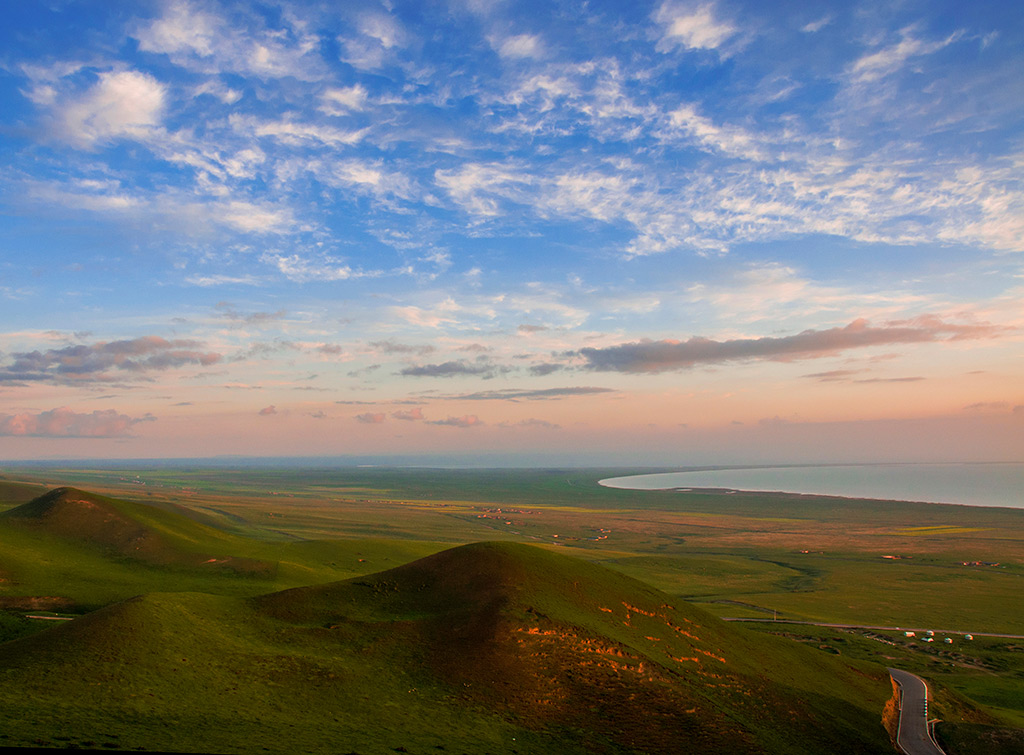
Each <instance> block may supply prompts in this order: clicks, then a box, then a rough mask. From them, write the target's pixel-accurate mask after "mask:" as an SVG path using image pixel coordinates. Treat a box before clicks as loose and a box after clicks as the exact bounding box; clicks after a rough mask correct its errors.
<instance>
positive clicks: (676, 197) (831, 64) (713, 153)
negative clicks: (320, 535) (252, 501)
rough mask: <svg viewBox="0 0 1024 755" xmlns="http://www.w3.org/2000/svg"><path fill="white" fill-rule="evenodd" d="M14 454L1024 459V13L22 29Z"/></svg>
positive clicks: (204, 12)
mask: <svg viewBox="0 0 1024 755" xmlns="http://www.w3.org/2000/svg"><path fill="white" fill-rule="evenodd" d="M0 39H2V49H3V51H4V52H3V56H2V59H0V60H2V63H0V101H2V103H3V108H2V110H0V148H2V154H3V158H2V160H3V168H4V170H3V171H2V173H0V204H2V213H3V218H4V221H3V223H4V233H3V234H2V236H0V317H2V325H0V458H2V459H8V460H17V459H38V458H122V459H123V458H159V457H203V456H217V455H226V454H238V455H246V456H261V455H267V456H288V455H298V456H311V455H318V456H331V455H346V454H350V455H387V454H399V455H416V454H428V453H429V454H447V455H458V454H476V455H481V454H484V455H488V454H489V455H492V456H493V457H494V458H501V457H504V458H518V457H523V456H525V455H529V456H531V457H535V456H536V455H543V454H545V453H557V454H559V455H560V456H562V457H565V458H568V457H573V458H578V459H587V458H594V459H597V458H601V459H604V460H609V459H617V460H618V461H620V462H621V463H623V464H678V465H687V464H708V463H714V464H732V463H747V462H781V463H785V462H800V461H840V462H842V461H851V462H852V461H873V460H893V461H933V460H934V461H947V460H960V461H1022V460H1024V340H1022V335H1024V331H1022V328H1024V306H1022V302H1024V265H1022V252H1024V138H1022V137H1024V129H1022V123H1024V119H1022V116H1024V79H1022V77H1021V76H1020V71H1021V70H1024V17H1022V15H1021V14H1020V12H1019V8H1017V7H1016V6H1015V5H1014V4H1013V3H1005V2H976V3H970V4H963V3H953V2H938V3H935V2H909V3H901V4H899V5H898V6H895V7H894V6H893V5H892V4H891V3H884V2H855V3H839V2H831V3H820V4H815V5H813V6H808V5H806V4H794V3H783V4H779V3H773V4H770V6H765V5H764V4H761V3H753V2H724V1H723V2H698V3H687V2H670V1H668V0H666V1H664V2H647V3H623V2H593V3H587V4H579V3H565V2H556V3H547V2H545V3H525V2H517V3H511V2H501V1H500V0H493V1H492V0H450V1H448V2H433V3H410V2H397V3H377V2H353V3H346V4H344V6H343V7H341V6H335V5H334V4H329V3H328V4H321V3H304V2H294V3H293V2H268V3H264V4H260V5H258V6H257V5H252V4H247V3H242V4H239V3H225V2H215V1H213V0H210V1H209V2H199V1H196V2H181V1H178V0H167V1H166V2H137V3H108V2H98V1H88V0H83V1H81V2H75V1H72V0H68V1H63V0H62V1H58V2H51V3H45V4H44V3H15V4H10V7H7V8H5V24H4V27H3V29H2V30H0Z"/></svg>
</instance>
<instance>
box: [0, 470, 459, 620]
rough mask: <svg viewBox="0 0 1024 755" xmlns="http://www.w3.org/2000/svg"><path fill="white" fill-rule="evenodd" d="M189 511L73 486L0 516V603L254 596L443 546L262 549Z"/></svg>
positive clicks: (367, 543)
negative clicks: (171, 594) (179, 594)
mask: <svg viewBox="0 0 1024 755" xmlns="http://www.w3.org/2000/svg"><path fill="white" fill-rule="evenodd" d="M34 492H37V491H34ZM186 513H187V512H185V511H182V510H175V509H168V508H158V507H155V506H151V505H146V504H143V503H137V502H132V501H125V500H120V499H115V498H109V497H105V496H98V495H94V494H91V493H86V492H84V491H80V490H76V489H73V488H60V489H57V490H54V491H49V492H47V493H46V494H44V495H43V496H38V497H36V498H35V499H33V500H30V501H28V502H25V503H23V504H21V505H19V506H17V507H13V508H9V509H8V510H7V511H5V512H3V513H0V543H2V544H3V548H2V549H0V605H8V606H12V607H31V608H46V607H57V608H63V609H74V608H75V607H76V606H77V607H78V608H79V610H88V609H92V608H97V607H100V606H103V605H106V604H109V603H111V602H115V601H118V600H123V599H125V598H128V597H131V596H134V595H138V594H140V593H146V592H154V591H179V590H189V591H196V592H212V593H219V594H227V595H256V594H260V593H263V592H267V591H270V590H275V589H282V588H285V587H290V586H293V585H299V584H309V583H313V582H323V581H329V580H336V579H340V578H344V577H347V576H351V575H353V574H365V573H367V572H369V571H373V570H375V569H380V568H382V567H387V566H389V565H396V564H399V563H404V562H405V561H408V560H411V559H413V558H416V557H419V556H422V555H426V554H428V553H432V552H434V551H436V550H438V549H439V548H440V547H441V546H439V545H434V544H430V543H418V542H398V543H389V542H384V541H374V540H364V541H354V540H349V541H301V542H284V543H282V542H276V543H267V542H261V541H256V540H252V539H249V538H244V537H239V536H237V535H234V534H231V533H227V532H224V531H222V530H220V529H217V528H215V527H212V526H210V525H209V524H207V523H205V522H204V521H202V517H200V521H196V519H195V518H194V517H192V516H188V515H186ZM43 598H46V599H49V601H47V600H43Z"/></svg>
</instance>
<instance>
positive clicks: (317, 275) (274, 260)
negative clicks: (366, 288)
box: [260, 253, 373, 283]
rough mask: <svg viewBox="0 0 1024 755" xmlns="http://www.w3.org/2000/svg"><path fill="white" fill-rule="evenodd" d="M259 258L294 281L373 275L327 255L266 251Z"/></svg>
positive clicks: (335, 279)
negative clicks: (314, 257)
mask: <svg viewBox="0 0 1024 755" xmlns="http://www.w3.org/2000/svg"><path fill="white" fill-rule="evenodd" d="M260 259H261V261H262V262H264V263H266V264H269V265H273V266H274V267H276V268H277V269H278V271H279V272H280V273H281V274H282V275H284V276H285V277H286V278H288V279H289V280H292V281H295V282H296V283H308V282H310V281H343V280H349V279H350V278H363V277H367V276H372V275H373V274H372V273H363V272H359V271H356V270H353V269H352V268H351V267H349V266H348V265H344V264H342V263H341V262H340V261H339V260H336V259H333V258H331V257H327V256H322V257H319V258H317V259H309V258H306V257H301V256H299V255H298V254H272V253H267V254H264V255H263V256H262V257H261V258H260Z"/></svg>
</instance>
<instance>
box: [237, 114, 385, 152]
mask: <svg viewBox="0 0 1024 755" xmlns="http://www.w3.org/2000/svg"><path fill="white" fill-rule="evenodd" d="M229 120H230V123H231V126H232V128H234V129H235V130H236V131H238V132H240V133H248V134H252V135H253V136H256V137H270V138H272V139H275V140H276V141H279V142H281V143H283V144H288V145H292V146H308V145H309V144H310V143H311V142H312V143H320V144H324V145H327V146H330V147H339V146H352V145H355V144H358V143H359V142H360V141H361V140H362V138H363V137H364V136H366V133H367V131H368V129H365V128H364V129H340V128H336V127H334V126H326V125H322V124H316V123H303V122H299V121H295V120H291V119H289V118H284V119H281V120H277V121H269V120H262V119H259V118H254V117H251V116H240V115H232V116H231V117H230V119H229Z"/></svg>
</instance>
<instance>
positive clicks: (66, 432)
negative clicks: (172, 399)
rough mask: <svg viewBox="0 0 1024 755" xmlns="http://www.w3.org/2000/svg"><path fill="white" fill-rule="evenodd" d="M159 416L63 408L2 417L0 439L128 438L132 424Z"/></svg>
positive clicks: (3, 415) (110, 410) (148, 420)
mask: <svg viewBox="0 0 1024 755" xmlns="http://www.w3.org/2000/svg"><path fill="white" fill-rule="evenodd" d="M155 419H156V417H154V416H153V415H151V414H147V415H145V416H144V417H129V416H128V415H127V414H120V413H118V412H117V411H115V410H114V409H107V410H104V411H99V410H97V411H94V412H92V413H90V414H85V413H78V412H75V411H72V410H71V409H68V408H67V407H63V406H62V407H60V408H57V409H51V410H50V411H46V412H40V413H38V414H29V413H27V412H25V413H22V414H0V436H3V435H6V436H24V437H38V438H119V437H124V436H126V435H129V434H130V433H129V430H131V428H132V426H133V425H136V424H138V423H139V422H151V421H154V420H155Z"/></svg>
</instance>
